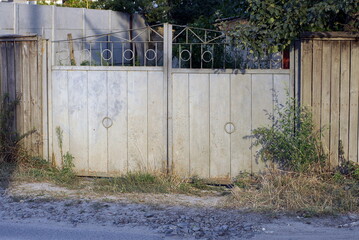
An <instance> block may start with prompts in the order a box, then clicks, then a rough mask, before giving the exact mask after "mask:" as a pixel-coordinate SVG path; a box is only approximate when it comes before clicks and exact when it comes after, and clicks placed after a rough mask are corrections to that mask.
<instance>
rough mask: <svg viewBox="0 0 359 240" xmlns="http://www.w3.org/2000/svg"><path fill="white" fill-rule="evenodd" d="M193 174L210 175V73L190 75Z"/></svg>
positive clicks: (204, 176) (191, 159)
mask: <svg viewBox="0 0 359 240" xmlns="http://www.w3.org/2000/svg"><path fill="white" fill-rule="evenodd" d="M189 112H190V161H191V166H190V167H191V170H190V172H191V175H197V176H199V177H203V178H208V177H209V169H210V163H209V75H208V74H190V75H189Z"/></svg>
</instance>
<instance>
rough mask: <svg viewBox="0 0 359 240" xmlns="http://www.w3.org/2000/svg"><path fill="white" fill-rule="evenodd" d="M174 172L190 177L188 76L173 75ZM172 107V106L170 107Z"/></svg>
mask: <svg viewBox="0 0 359 240" xmlns="http://www.w3.org/2000/svg"><path fill="white" fill-rule="evenodd" d="M172 81H173V84H172V87H173V105H172V106H173V110H172V111H173V170H174V173H175V174H178V175H180V176H184V177H189V176H190V156H189V146H190V137H189V136H190V134H189V130H190V129H189V95H188V94H189V78H188V74H183V73H180V74H173V77H172ZM170 107H171V106H170Z"/></svg>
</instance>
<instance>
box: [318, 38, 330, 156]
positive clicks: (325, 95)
mask: <svg viewBox="0 0 359 240" xmlns="http://www.w3.org/2000/svg"><path fill="white" fill-rule="evenodd" d="M331 59H332V42H331V41H326V42H323V60H322V111H321V120H320V122H321V129H322V130H323V131H322V135H323V136H322V142H323V148H324V150H325V152H326V153H328V154H329V151H330V82H331V71H330V68H331Z"/></svg>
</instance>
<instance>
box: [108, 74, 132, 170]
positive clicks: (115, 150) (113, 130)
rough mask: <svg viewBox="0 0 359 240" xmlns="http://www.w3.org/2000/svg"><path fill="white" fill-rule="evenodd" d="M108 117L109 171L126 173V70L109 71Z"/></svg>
mask: <svg viewBox="0 0 359 240" xmlns="http://www.w3.org/2000/svg"><path fill="white" fill-rule="evenodd" d="M107 77H108V117H109V118H110V121H112V126H111V127H110V128H108V139H110V141H109V142H108V164H109V165H108V168H109V173H110V174H111V173H126V172H127V170H128V161H127V135H128V131H127V111H128V109H127V72H126V71H121V72H120V71H109V72H108V73H107Z"/></svg>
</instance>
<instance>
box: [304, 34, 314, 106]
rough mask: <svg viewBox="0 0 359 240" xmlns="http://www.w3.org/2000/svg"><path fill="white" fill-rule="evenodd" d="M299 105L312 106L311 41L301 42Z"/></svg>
mask: <svg viewBox="0 0 359 240" xmlns="http://www.w3.org/2000/svg"><path fill="white" fill-rule="evenodd" d="M301 61H302V64H301V68H302V69H301V72H302V73H301V91H302V93H301V104H302V105H303V106H311V105H312V71H313V41H312V40H306V41H302V58H301Z"/></svg>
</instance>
